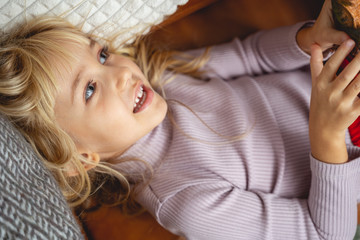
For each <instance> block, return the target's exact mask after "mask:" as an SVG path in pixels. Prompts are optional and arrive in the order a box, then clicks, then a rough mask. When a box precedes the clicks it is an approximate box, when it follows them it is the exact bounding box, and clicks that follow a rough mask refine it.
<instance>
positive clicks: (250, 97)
mask: <svg viewBox="0 0 360 240" xmlns="http://www.w3.org/2000/svg"><path fill="white" fill-rule="evenodd" d="M301 26H302V24H297V25H295V26H290V27H283V28H279V29H275V30H271V31H262V32H259V33H257V34H255V35H252V36H250V37H248V38H247V39H245V40H244V41H239V40H234V41H232V42H231V43H227V44H223V45H219V46H216V47H213V49H212V50H211V59H210V61H209V63H208V64H207V66H206V67H205V69H206V70H207V72H208V74H205V75H204V79H207V81H201V80H196V79H192V78H191V77H188V76H183V75H178V76H177V77H176V79H175V80H173V81H172V82H171V83H169V84H168V85H167V86H166V93H167V97H168V99H176V100H178V101H180V102H182V103H183V104H185V105H187V106H188V107H190V108H191V109H192V110H193V111H195V112H196V113H197V114H198V115H199V117H200V118H201V119H202V120H204V121H205V122H206V124H208V125H209V126H210V127H211V128H213V129H214V130H216V131H217V132H218V133H220V134H223V135H226V136H237V135H241V134H244V133H245V135H244V136H243V139H242V140H239V141H235V142H229V141H228V142H227V143H226V138H225V139H224V138H222V137H220V136H219V135H217V134H215V133H213V132H211V131H210V130H209V128H207V127H206V126H205V125H204V124H203V123H202V122H201V121H200V120H199V119H198V118H197V117H196V116H195V115H194V114H193V113H191V112H190V111H189V109H187V108H186V107H184V106H182V105H180V104H176V103H173V102H170V105H169V107H170V109H171V111H172V114H173V116H174V118H175V120H176V123H177V124H178V125H179V127H180V129H181V131H180V130H179V129H177V128H176V127H174V126H173V125H172V124H171V123H170V121H169V119H168V118H166V119H165V120H164V121H163V122H162V123H161V124H160V125H159V126H158V127H156V128H155V129H154V130H153V131H152V132H151V133H149V134H148V135H146V136H145V137H144V138H142V139H141V140H140V141H139V142H137V143H136V144H135V145H134V146H132V147H131V148H130V149H129V150H128V151H127V152H126V153H125V154H124V156H125V157H129V156H133V157H139V158H142V159H144V160H146V161H147V162H149V163H150V164H151V165H153V166H154V169H155V175H154V178H153V179H152V181H151V183H150V185H149V186H148V187H146V188H145V189H144V190H143V191H142V192H141V193H140V195H139V198H138V200H139V202H140V203H141V204H143V205H144V206H145V208H147V209H148V210H149V211H150V212H151V213H152V214H153V215H154V217H155V218H156V219H157V220H158V221H159V223H160V224H162V225H163V226H164V227H165V228H167V229H169V230H170V231H172V232H173V233H175V234H178V235H182V236H185V237H186V238H187V239H191V240H193V239H196V240H199V239H204V240H211V239H219V240H227V239H228V240H234V239H246V240H251V239H255V240H259V239H274V240H275V239H276V240H281V239H286V240H288V239H342V240H343V239H352V237H353V236H354V234H355V229H356V211H357V206H356V202H357V197H358V195H359V185H360V179H359V176H360V174H359V173H360V166H359V164H360V163H359V159H357V158H358V157H359V156H360V151H359V148H357V147H353V146H349V155H350V157H351V160H350V161H349V162H348V163H346V164H342V165H331V164H325V163H322V162H319V161H318V160H316V159H313V158H312V157H311V156H310V144H309V139H308V112H309V102H310V92H311V79H310V74H309V69H308V67H304V66H306V65H307V64H308V63H309V56H308V55H307V54H305V53H304V52H302V51H301V49H300V48H299V47H298V46H297V44H296V40H295V36H296V33H297V31H298V30H299V28H300V27H301ZM201 51H202V50H196V51H191V52H190V53H191V54H199V52H201ZM303 67H304V68H303ZM299 68H302V69H301V70H295V69H299ZM184 133H186V134H187V135H189V136H191V137H192V138H193V139H190V138H189V137H187V136H185V135H184ZM204 141H206V142H204ZM224 141H225V143H224ZM347 141H348V142H349V139H348V135H347ZM116 167H117V168H118V169H119V170H121V171H128V172H132V171H136V170H137V167H136V165H135V164H134V165H132V164H131V163H130V164H129V163H128V164H121V163H118V164H117V165H116Z"/></svg>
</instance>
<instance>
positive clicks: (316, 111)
mask: <svg viewBox="0 0 360 240" xmlns="http://www.w3.org/2000/svg"><path fill="white" fill-rule="evenodd" d="M354 45H355V43H354V41H353V40H347V41H345V42H344V43H343V44H341V46H340V47H339V48H338V50H337V51H336V52H335V54H334V55H333V56H332V57H331V58H330V59H329V61H328V62H327V63H326V64H325V66H324V65H323V55H322V49H321V47H320V46H319V45H316V44H314V45H313V46H312V47H311V60H310V67H311V77H312V81H313V83H312V92H311V102H310V119H309V136H310V144H311V153H312V155H313V157H315V158H316V159H318V160H321V161H324V162H328V163H344V162H346V161H347V160H348V155H347V149H346V146H345V132H346V130H347V128H348V127H349V126H350V125H351V124H352V123H353V122H354V121H355V120H356V118H357V117H358V116H359V115H360V99H359V98H358V96H357V95H358V94H359V92H360V75H359V76H357V77H356V78H355V76H356V75H357V74H358V73H359V71H360V55H359V54H358V55H357V56H356V57H355V58H354V59H353V60H352V61H351V62H350V63H349V65H348V66H347V67H346V68H345V69H344V70H343V71H342V72H341V73H340V74H339V76H336V72H337V70H338V68H339V66H340V64H341V63H342V61H343V60H344V58H345V57H346V56H347V55H348V54H349V53H350V51H351V50H352V48H353V47H354ZM354 78H355V79H354Z"/></svg>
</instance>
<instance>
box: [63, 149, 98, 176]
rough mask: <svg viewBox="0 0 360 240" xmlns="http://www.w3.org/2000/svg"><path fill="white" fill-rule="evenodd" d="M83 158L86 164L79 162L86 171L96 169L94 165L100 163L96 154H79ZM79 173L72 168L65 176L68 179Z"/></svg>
mask: <svg viewBox="0 0 360 240" xmlns="http://www.w3.org/2000/svg"><path fill="white" fill-rule="evenodd" d="M81 155H82V156H83V157H85V158H86V159H87V161H88V163H85V162H81V163H82V164H83V166H84V168H85V170H86V171H89V170H90V169H92V168H94V167H96V165H97V164H98V163H99V162H100V156H99V154H97V153H81ZM78 174H79V172H78V171H77V169H76V168H74V167H73V166H72V167H71V168H69V169H68V170H67V175H68V176H70V177H74V176H77V175H78Z"/></svg>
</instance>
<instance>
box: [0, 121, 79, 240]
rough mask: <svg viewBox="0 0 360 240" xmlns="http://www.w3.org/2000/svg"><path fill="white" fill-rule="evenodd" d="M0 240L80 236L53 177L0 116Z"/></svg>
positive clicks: (77, 226) (71, 237) (73, 237)
mask: <svg viewBox="0 0 360 240" xmlns="http://www.w3.org/2000/svg"><path fill="white" fill-rule="evenodd" d="M0 132H1V135H0V239H44V240H48V239H66V240H68V239H84V238H83V236H82V234H81V232H80V228H79V225H78V223H77V222H76V220H75V218H74V217H73V215H72V212H71V210H70V208H69V206H68V205H67V203H66V201H65V199H64V196H63V195H62V193H61V191H60V189H59V187H58V185H57V183H56V181H55V179H54V178H53V176H52V175H51V174H50V172H49V171H48V170H47V169H46V168H45V167H44V165H43V164H42V162H41V161H40V160H39V159H38V158H37V157H36V155H35V153H34V152H33V150H32V148H31V147H30V145H29V144H28V143H27V142H26V141H25V139H24V138H23V136H22V135H21V134H20V133H19V132H18V131H17V130H16V129H15V128H14V127H13V126H12V125H11V124H10V122H9V121H8V120H7V119H6V118H4V117H3V116H2V115H0Z"/></svg>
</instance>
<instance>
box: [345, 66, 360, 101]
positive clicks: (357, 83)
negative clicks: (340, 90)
mask: <svg viewBox="0 0 360 240" xmlns="http://www.w3.org/2000/svg"><path fill="white" fill-rule="evenodd" d="M354 60H355V59H354ZM359 68H360V67H358V68H357V69H358V70H357V73H356V74H358V73H359ZM359 92H360V75H357V77H356V78H355V79H354V80H352V81H350V84H349V85H348V86H347V87H346V88H345V90H344V95H345V97H346V98H347V100H349V101H353V100H354V99H356V100H357V98H358V94H359Z"/></svg>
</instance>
